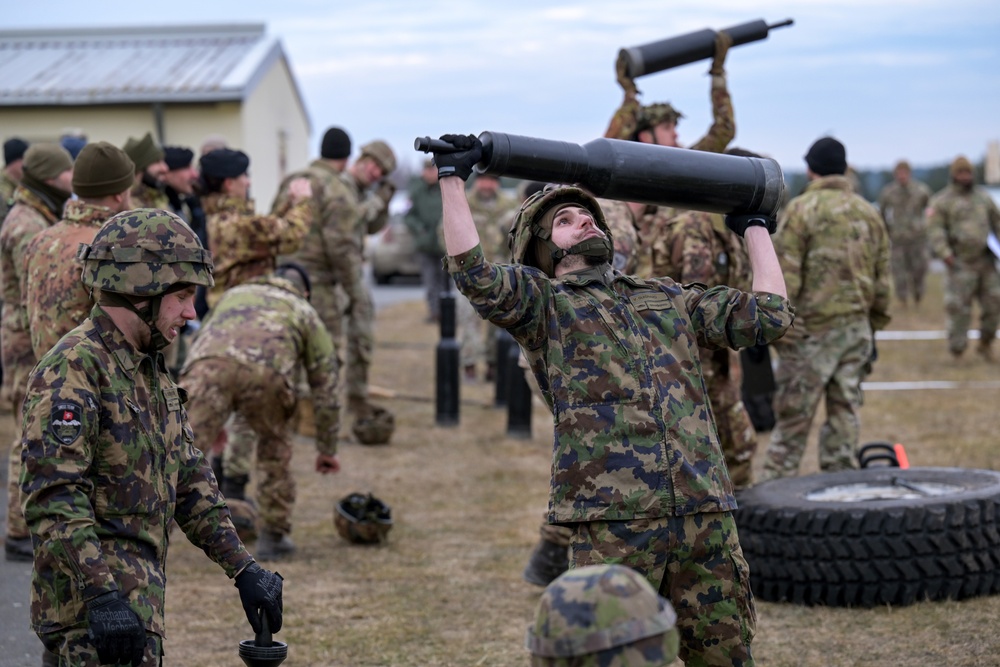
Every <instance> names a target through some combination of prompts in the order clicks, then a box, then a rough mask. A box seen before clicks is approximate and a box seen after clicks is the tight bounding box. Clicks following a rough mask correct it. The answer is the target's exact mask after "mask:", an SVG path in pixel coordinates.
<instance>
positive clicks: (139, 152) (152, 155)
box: [124, 132, 163, 174]
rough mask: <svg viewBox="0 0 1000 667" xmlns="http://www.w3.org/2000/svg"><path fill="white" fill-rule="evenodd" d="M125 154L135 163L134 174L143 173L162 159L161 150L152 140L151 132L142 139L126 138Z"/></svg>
mask: <svg viewBox="0 0 1000 667" xmlns="http://www.w3.org/2000/svg"><path fill="white" fill-rule="evenodd" d="M124 149H125V153H126V155H128V156H129V157H130V158H131V159H132V162H134V163H135V173H137V174H138V173H139V172H140V171H145V170H146V167H148V166H149V165H151V164H153V163H154V162H159V161H160V160H162V159H163V149H162V148H160V147H159V145H157V143H156V141H155V140H154V139H153V134H152V132H147V133H146V134H145V135H144V136H143V137H142V139H133V138H132V137H129V138H128V141H126V142H125V146H124Z"/></svg>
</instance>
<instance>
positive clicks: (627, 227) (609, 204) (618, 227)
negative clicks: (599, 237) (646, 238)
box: [597, 199, 639, 275]
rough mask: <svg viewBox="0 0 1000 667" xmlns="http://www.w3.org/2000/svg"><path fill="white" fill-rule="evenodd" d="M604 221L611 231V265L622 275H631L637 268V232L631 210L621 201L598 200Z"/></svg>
mask: <svg viewBox="0 0 1000 667" xmlns="http://www.w3.org/2000/svg"><path fill="white" fill-rule="evenodd" d="M597 203H598V204H600V206H601V211H602V212H603V213H604V221H605V222H606V223H608V229H610V230H611V240H612V242H613V243H614V246H615V256H614V259H613V261H612V262H611V265H612V266H614V267H615V268H616V269H617V270H619V271H621V272H622V273H625V274H628V275H632V274H634V273H635V272H636V270H637V269H638V268H639V232H638V230H637V229H636V227H635V216H634V215H633V214H632V209H630V208H629V206H628V204H626V203H625V202H623V201H616V200H614V199H598V200H597Z"/></svg>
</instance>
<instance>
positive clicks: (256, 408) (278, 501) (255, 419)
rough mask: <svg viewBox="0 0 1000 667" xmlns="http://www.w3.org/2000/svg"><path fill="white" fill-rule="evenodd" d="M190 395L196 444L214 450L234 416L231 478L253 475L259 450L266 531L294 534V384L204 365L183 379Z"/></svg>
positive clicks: (258, 370) (228, 366) (248, 370)
mask: <svg viewBox="0 0 1000 667" xmlns="http://www.w3.org/2000/svg"><path fill="white" fill-rule="evenodd" d="M181 385H182V386H183V387H184V388H185V389H187V391H188V393H189V395H190V400H189V401H188V405H187V412H188V420H189V423H190V425H191V428H192V429H193V430H194V435H195V444H196V445H197V446H198V448H199V449H201V450H202V451H203V452H205V451H207V449H208V448H209V447H210V446H211V444H212V442H213V441H214V440H215V438H216V436H217V435H218V434H219V431H221V430H222V427H223V425H224V424H225V423H226V420H227V419H228V418H229V416H230V414H233V434H232V437H230V438H229V440H228V441H227V443H226V451H225V454H224V455H223V471H224V472H225V474H226V476H237V475H241V474H249V472H250V471H251V468H252V466H251V465H250V460H251V457H252V456H253V448H254V445H255V444H256V448H257V469H258V470H259V471H260V472H261V473H262V476H261V479H260V480H258V482H257V504H258V511H259V516H260V520H261V524H262V527H263V528H265V529H266V530H270V531H272V532H277V533H282V534H285V533H288V532H290V531H291V526H292V524H291V515H292V508H293V506H294V505H295V478H294V477H293V476H292V473H291V470H290V469H289V464H290V463H291V460H292V442H291V425H292V419H293V417H294V416H295V406H296V394H295V390H294V388H293V386H292V385H291V383H290V380H289V379H287V378H284V377H282V376H281V375H279V374H278V373H277V372H275V371H274V370H272V369H270V368H264V367H260V366H244V365H242V364H238V363H236V362H234V361H230V360H228V359H204V360H201V361H197V362H195V363H193V364H192V365H191V366H190V367H189V368H188V369H187V372H186V373H185V374H184V375H183V376H181Z"/></svg>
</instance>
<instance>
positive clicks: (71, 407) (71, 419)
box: [49, 401, 83, 445]
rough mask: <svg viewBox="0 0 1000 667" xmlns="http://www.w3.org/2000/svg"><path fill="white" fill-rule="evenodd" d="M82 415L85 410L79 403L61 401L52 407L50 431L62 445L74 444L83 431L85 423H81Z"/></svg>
mask: <svg viewBox="0 0 1000 667" xmlns="http://www.w3.org/2000/svg"><path fill="white" fill-rule="evenodd" d="M82 415H83V410H82V409H81V408H80V404H79V403H74V402H73V401H60V402H58V403H56V404H54V405H53V406H52V412H51V414H50V418H49V431H51V432H52V435H53V436H55V439H56V440H58V441H59V442H61V443H62V444H64V445H70V444H73V443H74V442H76V439H77V438H79V437H80V432H81V431H82V430H83V422H81V421H80V417H81V416H82Z"/></svg>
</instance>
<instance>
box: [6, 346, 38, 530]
mask: <svg viewBox="0 0 1000 667" xmlns="http://www.w3.org/2000/svg"><path fill="white" fill-rule="evenodd" d="M2 335H3V336H4V340H3V352H2V355H3V374H4V379H6V378H7V377H8V376H10V387H9V388H8V393H7V394H6V396H7V397H8V398H9V400H10V409H11V414H12V415H13V417H14V424H15V425H16V426H15V429H14V432H15V433H16V434H17V435H15V436H14V441H13V442H11V443H10V451H9V452H8V453H7V537H10V538H12V539H20V538H22V537H28V524H27V522H25V520H24V512H23V511H22V510H21V435H20V434H21V428H20V426H21V404H22V403H23V402H24V394H25V391H26V389H27V386H28V376H29V375H31V370H32V369H33V368H34V367H35V362H36V359H35V353H34V352H33V351H32V349H31V339H30V337H28V336H27V333H25V334H24V336H21V335H20V334H16V335H9V332H8V331H6V330H4V331H3V333H2ZM8 344H10V347H8ZM17 345H23V347H17Z"/></svg>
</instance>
